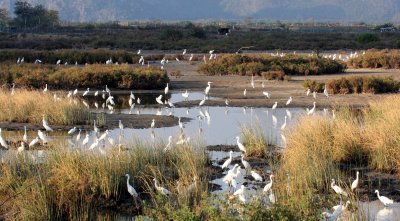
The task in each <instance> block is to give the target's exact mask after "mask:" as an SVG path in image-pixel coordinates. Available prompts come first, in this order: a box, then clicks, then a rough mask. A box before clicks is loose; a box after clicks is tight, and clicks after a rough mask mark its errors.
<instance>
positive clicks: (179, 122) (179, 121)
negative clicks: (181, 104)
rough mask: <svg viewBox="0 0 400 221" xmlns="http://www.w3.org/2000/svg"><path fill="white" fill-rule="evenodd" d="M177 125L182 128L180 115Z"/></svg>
mask: <svg viewBox="0 0 400 221" xmlns="http://www.w3.org/2000/svg"><path fill="white" fill-rule="evenodd" d="M178 125H179V128H181V130H183V123H182V122H181V117H178Z"/></svg>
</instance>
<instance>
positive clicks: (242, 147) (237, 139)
mask: <svg viewBox="0 0 400 221" xmlns="http://www.w3.org/2000/svg"><path fill="white" fill-rule="evenodd" d="M239 140H240V137H239V136H237V137H236V144H237V146H238V147H239V149H240V151H242V152H245V153H246V147H245V146H244V145H243V144H242V143H240V141H239Z"/></svg>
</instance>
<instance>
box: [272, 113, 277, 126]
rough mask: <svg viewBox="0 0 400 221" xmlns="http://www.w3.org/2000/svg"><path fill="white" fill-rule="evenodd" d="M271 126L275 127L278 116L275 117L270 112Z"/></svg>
mask: <svg viewBox="0 0 400 221" xmlns="http://www.w3.org/2000/svg"><path fill="white" fill-rule="evenodd" d="M271 117H272V126H274V127H276V125H277V123H278V118H276V116H275V115H274V114H272V116H271Z"/></svg>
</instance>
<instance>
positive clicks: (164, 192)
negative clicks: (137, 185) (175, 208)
mask: <svg viewBox="0 0 400 221" xmlns="http://www.w3.org/2000/svg"><path fill="white" fill-rule="evenodd" d="M153 181H154V186H155V188H156V189H157V191H158V192H160V193H161V194H162V195H164V196H168V195H170V194H171V192H170V191H169V190H167V189H166V188H164V187H162V186H159V185H158V182H157V180H156V178H154V179H153Z"/></svg>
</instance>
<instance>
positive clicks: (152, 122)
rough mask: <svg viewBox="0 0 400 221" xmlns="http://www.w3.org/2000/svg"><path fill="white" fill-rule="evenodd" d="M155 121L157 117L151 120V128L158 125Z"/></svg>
mask: <svg viewBox="0 0 400 221" xmlns="http://www.w3.org/2000/svg"><path fill="white" fill-rule="evenodd" d="M155 121H156V120H155V119H153V120H151V125H150V127H151V129H154V126H156V122H155Z"/></svg>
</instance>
